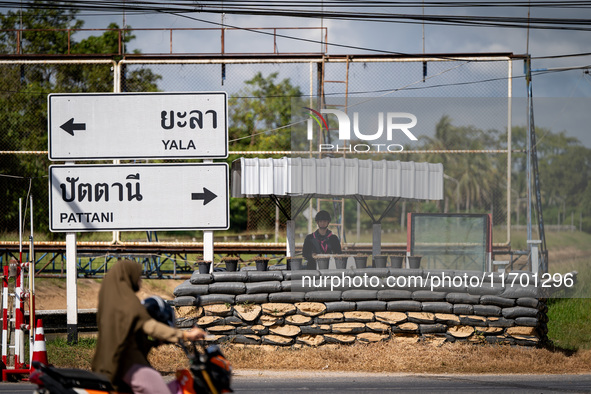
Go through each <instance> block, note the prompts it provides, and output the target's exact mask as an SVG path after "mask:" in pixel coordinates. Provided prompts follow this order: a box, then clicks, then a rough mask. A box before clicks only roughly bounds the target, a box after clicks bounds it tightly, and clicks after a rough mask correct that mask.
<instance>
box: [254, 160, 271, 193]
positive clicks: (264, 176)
mask: <svg viewBox="0 0 591 394" xmlns="http://www.w3.org/2000/svg"><path fill="white" fill-rule="evenodd" d="M274 177H275V175H274V172H273V159H259V179H260V181H259V193H258V194H262V195H270V194H275V193H274V189H273V186H274Z"/></svg>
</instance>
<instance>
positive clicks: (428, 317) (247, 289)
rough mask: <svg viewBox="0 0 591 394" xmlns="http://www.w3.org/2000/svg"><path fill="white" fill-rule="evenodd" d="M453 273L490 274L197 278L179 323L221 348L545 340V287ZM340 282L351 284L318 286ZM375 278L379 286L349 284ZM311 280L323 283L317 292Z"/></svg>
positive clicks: (182, 290)
mask: <svg viewBox="0 0 591 394" xmlns="http://www.w3.org/2000/svg"><path fill="white" fill-rule="evenodd" d="M523 274H524V275H527V273H523ZM445 275H447V277H449V278H451V277H455V278H456V279H457V278H458V277H462V278H464V279H466V278H472V277H478V278H480V279H483V278H484V276H483V275H485V274H483V273H482V272H457V271H455V272H454V271H436V270H422V269H418V270H410V269H388V268H384V269H379V268H374V269H372V268H368V269H362V270H357V269H350V270H325V271H287V270H275V271H250V270H248V271H238V272H214V273H212V274H199V273H194V274H193V275H192V276H191V279H189V280H187V281H185V282H184V283H183V284H181V285H180V286H178V287H177V288H176V289H175V291H174V295H175V297H176V298H175V299H174V303H175V307H176V309H177V324H178V325H179V326H180V327H190V326H192V325H194V324H196V325H198V326H200V327H202V328H206V329H207V330H208V331H209V333H210V334H213V335H215V338H216V341H218V342H223V341H231V342H234V343H241V344H263V345H265V344H266V345H279V346H294V345H295V346H303V345H309V346H319V345H323V344H330V343H338V344H350V343H355V342H377V341H383V340H405V341H409V340H410V341H419V340H430V341H440V342H444V341H451V342H454V341H470V342H488V343H506V344H517V345H525V346H536V345H539V344H541V343H543V342H544V341H545V340H546V333H547V327H546V322H547V316H546V312H547V307H546V304H545V302H544V299H543V298H541V297H540V296H539V294H538V291H537V289H536V288H532V287H527V286H525V287H523V286H521V285H517V286H509V285H507V284H506V283H504V282H506V281H504V280H503V278H502V277H501V276H500V275H499V274H490V273H487V274H486V275H487V276H486V279H487V281H486V282H484V283H483V284H482V285H480V286H472V285H474V281H472V283H468V282H466V283H467V284H468V285H465V284H464V282H461V281H460V280H455V281H453V282H452V281H451V280H450V281H449V282H444V283H441V281H440V280H435V281H434V280H433V278H434V277H437V276H439V277H440V278H443V277H446V276H445ZM332 277H338V278H340V279H345V278H348V279H346V280H348V282H346V283H345V284H346V285H342V286H339V287H337V288H334V287H332V288H330V287H329V286H328V285H326V283H325V285H324V286H319V284H321V283H323V282H322V281H323V280H324V281H325V282H326V279H327V278H328V279H330V278H332ZM370 277H371V278H372V281H371V284H370V283H369V282H368V281H367V280H366V282H367V283H365V285H364V286H355V287H354V288H352V286H350V285H351V283H356V284H359V283H361V282H362V279H363V278H366V279H367V278H370ZM310 278H314V279H315V280H317V281H316V282H314V284H315V285H314V286H312V285H311V282H310ZM392 278H404V280H398V282H394V281H393V280H392ZM410 278H414V281H411V280H410ZM419 278H421V279H422V280H418V279H419ZM532 283H533V282H532ZM333 284H334V283H333ZM394 284H396V285H394ZM304 285H306V286H304ZM435 285H437V286H435ZM198 299H199V300H200V301H198ZM199 303H200V304H201V306H196V305H198V304H199Z"/></svg>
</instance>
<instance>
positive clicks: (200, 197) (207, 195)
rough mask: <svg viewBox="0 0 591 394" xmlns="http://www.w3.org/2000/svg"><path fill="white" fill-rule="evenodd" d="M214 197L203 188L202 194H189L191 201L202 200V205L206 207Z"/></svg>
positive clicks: (214, 195)
mask: <svg viewBox="0 0 591 394" xmlns="http://www.w3.org/2000/svg"><path fill="white" fill-rule="evenodd" d="M216 197H217V195H216V194H214V193H213V192H211V191H210V190H209V189H206V188H203V193H191V200H203V205H207V203H209V202H210V201H211V200H213V199H214V198H216Z"/></svg>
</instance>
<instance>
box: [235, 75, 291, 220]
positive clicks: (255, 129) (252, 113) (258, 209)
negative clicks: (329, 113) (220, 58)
mask: <svg viewBox="0 0 591 394" xmlns="http://www.w3.org/2000/svg"><path fill="white" fill-rule="evenodd" d="M245 84H246V87H245V88H244V89H243V90H242V91H240V92H239V93H238V94H235V95H232V96H231V97H230V98H229V100H228V106H229V108H230V113H229V130H228V133H229V140H230V144H231V145H230V146H231V148H232V150H245V151H255V150H266V151H279V150H283V151H285V150H290V145H291V129H290V128H289V127H285V126H287V125H289V124H290V123H291V121H292V119H291V110H292V100H293V99H298V98H300V97H301V91H300V89H299V87H297V86H293V85H292V84H291V81H290V80H289V79H283V80H281V81H279V80H278V73H272V74H269V75H268V76H267V77H264V76H263V74H262V73H261V72H258V73H257V74H255V76H254V77H253V78H251V79H250V80H248V81H246V82H245ZM270 207H271V204H270V202H269V200H268V199H246V198H239V199H237V198H233V199H231V200H230V213H231V216H230V220H231V226H232V228H234V229H247V225H248V224H249V223H248V222H247V221H246V220H245V219H246V218H247V217H249V218H252V217H254V216H256V217H257V220H256V223H250V225H251V226H252V225H254V224H256V225H257V226H258V228H249V230H257V229H263V228H272V227H273V226H274V221H275V210H274V209H273V212H272V213H271V212H267V211H266V210H268V209H269V208H270ZM287 208H288V209H289V205H288V206H287ZM251 221H252V220H251ZM252 222H254V221H252Z"/></svg>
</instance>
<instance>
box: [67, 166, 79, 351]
mask: <svg viewBox="0 0 591 394" xmlns="http://www.w3.org/2000/svg"><path fill="white" fill-rule="evenodd" d="M66 164H69V165H74V164H75V163H73V162H68V163H66ZM77 259H78V256H77V250H76V233H74V232H72V233H70V232H68V233H66V297H67V302H66V326H67V330H68V338H67V342H68V343H69V344H75V343H78V284H77V283H76V279H77V277H78V272H77V269H76V261H77Z"/></svg>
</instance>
